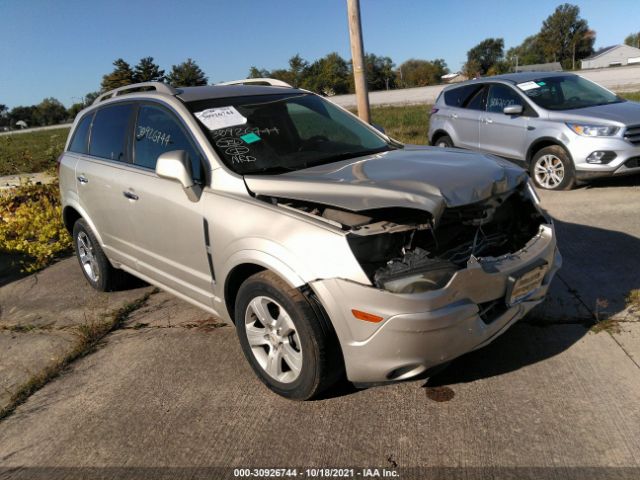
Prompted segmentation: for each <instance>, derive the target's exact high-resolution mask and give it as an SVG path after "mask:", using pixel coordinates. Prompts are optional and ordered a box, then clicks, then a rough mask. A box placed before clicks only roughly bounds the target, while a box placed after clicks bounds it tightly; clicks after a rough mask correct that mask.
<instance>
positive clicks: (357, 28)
mask: <svg viewBox="0 0 640 480" xmlns="http://www.w3.org/2000/svg"><path fill="white" fill-rule="evenodd" d="M347 15H348V17H349V37H350V39H351V61H352V64H353V79H354V81H355V86H356V100H357V103H358V116H359V117H360V118H361V119H362V120H363V121H365V122H367V123H370V121H371V120H370V117H371V115H370V112H369V94H368V92H367V75H366V71H365V65H364V46H363V44H362V26H361V24H360V1H359V0H347Z"/></svg>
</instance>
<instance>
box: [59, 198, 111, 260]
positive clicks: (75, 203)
mask: <svg viewBox="0 0 640 480" xmlns="http://www.w3.org/2000/svg"><path fill="white" fill-rule="evenodd" d="M67 207H71V208H73V209H74V210H75V211H77V212H78V213H79V214H80V216H81V217H82V219H83V220H84V221H85V222H87V224H88V225H89V227H91V231H92V232H93V234H94V235H95V237H96V238H97V239H98V243H99V244H100V246H101V247H104V242H103V241H102V236H101V235H100V232H99V231H98V229H97V228H96V226H95V224H94V223H93V220H91V218H90V217H89V215H87V212H86V211H85V209H84V208H82V207H81V206H80V202H79V198H78V194H77V193H76V192H74V191H72V190H68V191H67V192H66V194H65V202H64V205H63V206H62V211H63V212H64V209H65V208H67Z"/></svg>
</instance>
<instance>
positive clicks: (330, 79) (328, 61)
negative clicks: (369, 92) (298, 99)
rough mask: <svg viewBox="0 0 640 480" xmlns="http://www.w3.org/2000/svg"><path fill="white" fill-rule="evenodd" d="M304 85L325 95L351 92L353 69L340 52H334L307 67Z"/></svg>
mask: <svg viewBox="0 0 640 480" xmlns="http://www.w3.org/2000/svg"><path fill="white" fill-rule="evenodd" d="M305 71H306V75H305V78H304V80H303V82H302V85H301V86H302V87H303V88H306V89H307V90H312V91H314V92H318V93H321V94H323V95H327V96H331V95H340V94H343V93H349V92H350V91H351V90H352V88H351V83H352V81H351V69H350V68H349V64H348V63H347V62H346V60H345V59H344V58H342V57H341V56H340V55H339V54H338V53H336V52H333V53H329V54H328V55H325V56H324V57H322V58H320V59H318V60H316V61H315V62H313V63H312V64H311V65H309V66H308V67H307V68H306V69H305Z"/></svg>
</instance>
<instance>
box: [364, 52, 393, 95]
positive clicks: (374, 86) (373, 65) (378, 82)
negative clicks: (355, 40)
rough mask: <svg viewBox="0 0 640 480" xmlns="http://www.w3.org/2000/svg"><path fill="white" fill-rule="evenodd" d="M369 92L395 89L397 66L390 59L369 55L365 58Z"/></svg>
mask: <svg viewBox="0 0 640 480" xmlns="http://www.w3.org/2000/svg"><path fill="white" fill-rule="evenodd" d="M364 64H365V67H366V69H367V85H368V87H369V90H389V89H390V88H394V87H395V74H394V71H393V67H395V64H394V63H393V61H392V60H391V59H390V58H389V57H378V56H377V55H375V54H373V53H367V54H366V55H365V57H364Z"/></svg>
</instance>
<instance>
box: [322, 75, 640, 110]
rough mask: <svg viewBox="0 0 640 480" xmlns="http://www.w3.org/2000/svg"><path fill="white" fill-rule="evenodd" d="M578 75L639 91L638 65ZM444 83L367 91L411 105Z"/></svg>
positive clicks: (375, 101)
mask: <svg viewBox="0 0 640 480" xmlns="http://www.w3.org/2000/svg"><path fill="white" fill-rule="evenodd" d="M577 73H579V75H582V76H583V77H585V78H587V79H589V80H592V81H594V82H597V83H599V84H600V85H602V86H603V87H605V88H608V89H609V90H614V91H616V92H635V91H640V66H637V67H636V66H634V67H618V68H602V69H598V70H584V71H580V72H577ZM444 87H445V86H444V85H435V86H432V87H421V88H405V89H402V90H388V91H384V90H383V91H378V92H370V93H369V102H370V104H371V105H412V104H421V103H427V104H432V103H434V102H435V101H436V98H438V95H439V94H440V92H441V91H442V89H443V88H444ZM331 100H332V101H333V102H335V103H337V104H338V105H341V106H343V107H355V106H356V96H355V95H353V94H352V95H336V96H334V97H331Z"/></svg>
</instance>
